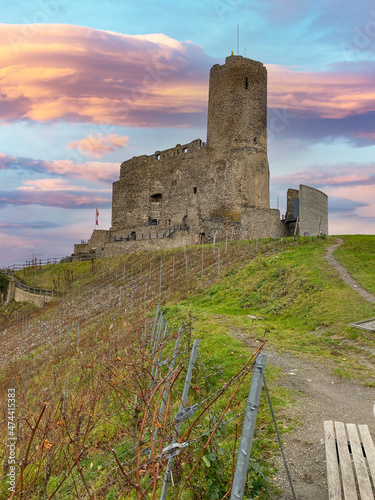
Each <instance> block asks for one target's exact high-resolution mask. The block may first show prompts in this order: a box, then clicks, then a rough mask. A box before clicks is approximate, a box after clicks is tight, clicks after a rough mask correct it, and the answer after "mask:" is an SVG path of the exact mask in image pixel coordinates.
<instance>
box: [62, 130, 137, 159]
mask: <svg viewBox="0 0 375 500" xmlns="http://www.w3.org/2000/svg"><path fill="white" fill-rule="evenodd" d="M128 143H129V137H128V136H127V135H125V136H122V137H120V136H119V135H117V134H108V135H102V134H93V135H90V136H89V137H84V138H83V139H80V140H79V141H74V142H70V143H69V144H68V145H67V146H66V147H67V148H68V149H78V150H79V151H80V152H81V153H82V154H85V155H87V156H94V157H96V158H101V157H102V156H104V155H106V154H108V153H113V152H114V151H116V150H117V149H122V148H124V147H125V146H127V145H128Z"/></svg>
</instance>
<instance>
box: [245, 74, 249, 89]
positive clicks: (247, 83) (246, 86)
mask: <svg viewBox="0 0 375 500" xmlns="http://www.w3.org/2000/svg"><path fill="white" fill-rule="evenodd" d="M248 88H249V79H248V78H247V77H246V80H245V89H248Z"/></svg>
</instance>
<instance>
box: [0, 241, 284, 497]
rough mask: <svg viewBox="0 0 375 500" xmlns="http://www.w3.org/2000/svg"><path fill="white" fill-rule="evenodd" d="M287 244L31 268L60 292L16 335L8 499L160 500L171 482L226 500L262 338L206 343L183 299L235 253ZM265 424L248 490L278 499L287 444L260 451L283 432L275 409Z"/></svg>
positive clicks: (178, 489)
mask: <svg viewBox="0 0 375 500" xmlns="http://www.w3.org/2000/svg"><path fill="white" fill-rule="evenodd" d="M288 244H290V243H288ZM283 246H285V242H283V241H281V240H278V241H275V240H267V241H262V242H258V241H246V242H245V241H242V242H226V243H222V244H219V245H210V246H208V245H207V246H206V245H204V246H203V245H201V246H194V247H188V248H182V249H176V250H173V251H169V252H161V253H158V252H155V253H146V252H144V253H139V254H132V255H128V256H123V257H119V258H116V259H107V260H99V261H93V262H79V263H65V264H53V265H46V266H40V267H39V268H38V269H34V268H33V267H30V268H27V269H25V270H23V271H20V272H19V278H22V279H24V280H25V281H26V282H27V283H28V284H30V285H33V286H35V285H36V284H38V286H43V287H46V288H51V289H55V291H56V292H58V293H60V294H61V298H60V299H58V303H55V304H52V305H49V306H46V308H45V309H44V310H43V311H42V312H41V313H40V312H38V311H35V310H30V311H26V312H25V311H24V312H20V311H17V312H15V313H14V314H13V318H12V320H11V321H9V323H8V328H7V329H6V332H5V336H4V337H5V338H4V340H3V347H4V348H2V354H1V357H2V360H1V362H2V366H3V367H4V369H3V371H2V385H3V387H2V389H4V390H2V394H6V388H7V387H12V388H14V390H15V394H16V401H17V412H16V413H17V418H16V419H15V421H14V423H15V427H14V431H13V433H14V437H15V442H16V449H17V456H18V457H19V460H18V467H17V474H16V477H15V478H14V479H15V480H14V492H11V494H10V496H9V481H7V474H9V456H8V455H9V448H7V450H8V451H7V453H8V454H5V455H3V456H2V457H1V458H2V460H3V463H4V468H3V478H4V481H3V483H2V485H3V486H2V493H1V496H0V498H4V499H5V498H8V497H9V498H11V499H13V498H24V499H25V500H26V499H34V498H35V499H37V498H38V499H49V498H59V499H73V498H75V499H76V498H92V499H94V498H108V499H112V498H116V499H117V498H123V499H125V498H129V499H131V498H136V499H141V498H161V497H160V495H161V492H162V489H163V484H164V483H165V482H166V481H167V486H169V489H168V493H167V490H166V485H164V493H163V494H165V495H166V496H165V497H163V498H172V497H173V498H210V499H220V498H225V497H227V496H228V495H229V492H230V485H231V479H232V475H233V470H234V466H235V456H236V446H237V445H238V438H239V436H240V434H241V428H242V422H243V414H244V409H245V400H246V396H247V392H248V390H249V386H250V379H251V368H252V365H253V363H254V360H255V358H256V355H257V353H258V352H260V350H261V349H262V347H263V345H264V342H263V341H260V342H258V345H257V346H256V347H255V348H254V350H253V351H254V352H253V353H246V351H245V350H244V349H242V350H240V349H238V346H237V345H236V344H235V343H234V341H232V342H233V345H231V344H230V342H228V341H227V343H228V346H226V345H225V344H224V345H217V352H216V355H214V356H212V355H207V351H208V350H209V351H210V350H211V351H212V348H213V347H214V346H215V348H216V344H215V342H217V341H219V339H215V338H214V337H213V336H211V337H210V334H209V332H205V334H203V338H202V349H201V346H198V343H199V340H200V338H199V337H200V335H198V332H196V331H195V323H194V317H193V315H192V314H191V313H189V312H188V311H185V313H183V314H181V313H180V312H174V311H173V303H177V302H179V301H181V300H183V299H185V298H186V297H188V296H189V294H191V293H197V292H198V291H201V290H204V289H205V288H207V287H209V286H210V285H212V284H214V283H215V282H216V281H217V280H219V279H220V277H221V276H223V275H225V274H227V273H230V272H231V266H232V265H233V262H234V261H235V262H236V266H240V265H244V264H246V263H248V262H249V261H250V260H251V259H252V258H254V257H255V256H257V255H258V254H259V253H260V252H263V253H265V254H271V253H273V252H277V251H278V249H279V248H280V247H283ZM194 346H196V349H195V350H196V360H195V366H194V369H192V371H191V373H190V379H191V385H190V390H188V391H187V390H186V380H187V372H188V367H189V365H190V364H191V360H190V358H191V355H192V351H193V347H194ZM228 347H229V349H228ZM232 349H233V350H232ZM224 353H225V354H224ZM228 355H229V357H230V359H229V360H227V359H226V357H228ZM189 360H190V362H189ZM187 389H189V386H188V387H187ZM261 405H262V407H263V406H264V405H265V402H264V401H263V400H262V402H261ZM184 409H186V410H187V413H186V412H185V410H184ZM189 411H190V412H189ZM260 421H261V427H263V432H260V433H259V439H257V440H256V443H255V445H254V448H255V455H254V456H257V455H258V456H259V460H257V459H256V458H252V459H251V463H250V474H249V478H248V482H247V486H246V494H247V495H252V497H253V496H254V495H255V497H258V496H259V495H261V494H263V498H268V497H269V494H270V491H272V487H271V486H270V475H272V465H271V466H270V465H269V464H267V463H266V462H267V458H269V456H270V453H271V452H272V447H273V448H275V444H274V438H272V439H271V444H270V443H267V447H268V450H267V451H264V452H263V453H260V450H262V448H264V447H265V446H266V442H267V441H269V440H270V437H269V434H270V432H271V434H272V431H271V428H272V427H271V426H270V425H269V421H270V418H269V416H267V417H262V416H260ZM2 429H6V425H3V426H2ZM262 434H264V438H262ZM1 439H2V441H3V442H4V441H6V439H7V436H6V435H2V436H1ZM270 446H271V449H270V448H269V447H270ZM168 464H169V465H168ZM168 467H169V470H170V472H169V474H167V476H165V472H166V469H167V468H168ZM166 478H167V479H166ZM264 492H265V493H264ZM167 495H168V496H167Z"/></svg>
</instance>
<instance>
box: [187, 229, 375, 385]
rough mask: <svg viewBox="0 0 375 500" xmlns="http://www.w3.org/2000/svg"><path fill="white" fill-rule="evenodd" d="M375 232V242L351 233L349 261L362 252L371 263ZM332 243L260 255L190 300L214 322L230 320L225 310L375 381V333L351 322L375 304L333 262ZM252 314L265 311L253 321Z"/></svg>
mask: <svg viewBox="0 0 375 500" xmlns="http://www.w3.org/2000/svg"><path fill="white" fill-rule="evenodd" d="M371 238H372V242H375V238H374V237H356V238H355V237H351V238H350V243H351V246H350V248H349V249H348V250H347V251H346V255H347V261H346V262H348V263H350V262H351V258H350V255H353V254H355V255H361V256H362V259H361V260H360V261H361V262H362V264H363V265H365V264H364V262H365V258H364V257H363V256H364V255H365V254H366V249H367V248H368V246H369V244H370V241H371ZM330 243H332V240H330ZM327 244H328V243H327V242H319V241H318V242H311V241H306V244H301V245H299V246H297V247H294V248H290V249H287V250H286V251H283V252H280V253H279V254H277V255H273V256H270V257H269V258H264V257H262V256H259V257H258V258H256V259H255V260H253V261H252V262H250V263H249V264H248V265H246V266H244V267H242V268H241V269H238V270H235V269H234V270H232V271H230V272H229V273H227V275H226V276H225V277H224V278H223V279H222V280H221V281H220V282H218V283H216V284H214V285H213V286H212V287H211V288H210V289H209V290H206V291H204V292H203V293H201V294H199V295H197V296H192V297H190V298H189V299H188V300H187V301H185V303H184V306H185V307H188V308H191V309H192V310H193V311H195V312H196V313H197V314H198V313H205V315H207V314H208V315H209V316H210V318H211V322H212V323H213V324H215V323H222V322H223V316H224V317H225V323H226V325H227V327H229V328H230V325H232V327H233V328H237V329H238V328H240V329H241V330H243V331H245V332H248V333H249V335H250V331H251V329H253V332H254V336H255V337H260V338H263V335H264V331H265V330H266V338H267V339H268V341H269V344H270V345H271V346H272V347H273V348H275V349H277V350H281V351H282V350H288V351H291V352H294V353H296V354H298V355H300V356H308V357H310V358H312V359H315V360H317V361H320V362H326V363H327V362H328V363H330V365H331V367H332V370H333V371H334V373H336V374H339V375H341V376H344V377H353V378H356V379H358V380H359V381H361V382H362V383H365V384H368V385H374V384H375V377H374V371H373V356H372V355H371V353H369V352H368V350H371V349H372V350H373V349H374V348H375V341H374V336H373V335H371V334H368V333H367V334H366V333H365V332H361V331H359V330H355V329H352V328H349V327H348V326H347V325H348V323H350V322H353V321H359V320H362V319H365V318H371V317H373V316H374V315H375V314H374V313H375V307H374V304H371V303H368V302H366V301H365V300H364V299H362V298H361V297H360V296H359V295H358V294H357V293H356V292H355V291H353V290H351V289H350V288H349V287H348V286H346V285H345V284H344V283H343V282H342V280H341V279H340V278H339V276H338V275H337V273H336V272H335V271H334V270H333V269H332V268H331V267H330V266H329V265H328V264H327V263H326V261H325V259H324V254H325V251H326V247H327ZM367 282H368V283H374V282H375V266H373V267H371V266H370V267H367V276H366V283H367ZM366 283H364V282H363V284H364V285H365V284H366ZM368 288H369V289H371V287H370V286H369V287H368ZM349 304H350V307H348V305H349ZM248 315H255V316H259V317H261V318H262V319H261V320H256V321H255V322H254V325H253V327H252V319H251V318H249V316H248Z"/></svg>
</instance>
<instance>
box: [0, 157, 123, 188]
mask: <svg viewBox="0 0 375 500" xmlns="http://www.w3.org/2000/svg"><path fill="white" fill-rule="evenodd" d="M67 156H69V157H73V158H74V160H76V161H74V160H70V159H69V160H53V161H47V160H34V159H33V158H25V157H17V156H10V155H6V154H4V153H0V169H18V170H27V171H29V172H49V173H53V174H58V175H62V176H65V177H74V178H77V179H84V180H88V181H92V182H105V183H112V182H113V181H115V180H117V179H118V176H119V164H118V163H115V162H101V161H88V162H85V163H82V162H79V160H80V159H81V156H80V155H79V154H78V153H77V152H73V153H69V155H67ZM77 160H78V161H77Z"/></svg>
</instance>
